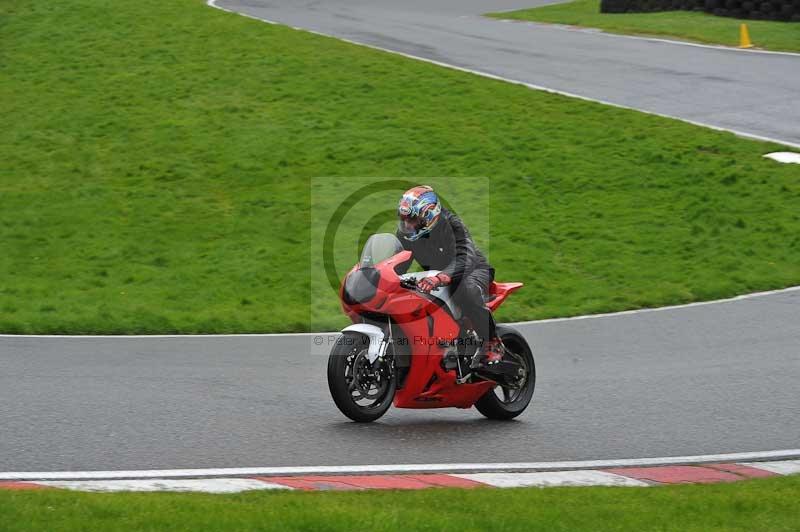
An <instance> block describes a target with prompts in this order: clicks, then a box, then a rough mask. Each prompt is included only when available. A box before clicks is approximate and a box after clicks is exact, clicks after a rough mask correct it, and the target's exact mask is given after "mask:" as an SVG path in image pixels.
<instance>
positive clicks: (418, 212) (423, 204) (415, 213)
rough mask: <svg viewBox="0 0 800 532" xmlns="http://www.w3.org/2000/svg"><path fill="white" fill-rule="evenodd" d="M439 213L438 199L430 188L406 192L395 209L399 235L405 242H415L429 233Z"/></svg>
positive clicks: (413, 189)
mask: <svg viewBox="0 0 800 532" xmlns="http://www.w3.org/2000/svg"><path fill="white" fill-rule="evenodd" d="M441 212H442V206H441V205H440V204H439V197H438V196H437V195H436V193H435V192H434V191H433V189H432V188H431V187H429V186H426V185H420V186H418V187H414V188H412V189H411V190H408V191H406V193H405V194H403V197H402V198H401V199H400V205H399V206H398V207H397V215H398V216H399V218H400V222H399V225H398V227H399V229H400V233H401V234H402V235H403V237H404V238H405V239H406V240H411V241H413V240H417V239H418V238H420V237H422V236H424V235H426V234H428V233H430V231H431V229H433V226H434V225H436V222H438V221H439V215H440V214H441Z"/></svg>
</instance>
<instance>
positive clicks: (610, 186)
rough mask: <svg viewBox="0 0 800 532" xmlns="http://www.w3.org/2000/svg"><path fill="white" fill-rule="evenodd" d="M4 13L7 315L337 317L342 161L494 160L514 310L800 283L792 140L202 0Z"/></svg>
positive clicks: (2, 190) (418, 168) (503, 275)
mask: <svg viewBox="0 0 800 532" xmlns="http://www.w3.org/2000/svg"><path fill="white" fill-rule="evenodd" d="M0 24H2V31H0V65H1V68H2V82H1V83H0V98H1V99H2V101H3V118H4V120H3V126H4V127H3V128H2V130H0V243H1V244H2V253H0V331H2V332H6V333H170V332H179V333H192V332H202V333H214V332H265V331H275V332H280V331H303V330H319V329H325V330H330V329H333V328H336V327H339V326H341V325H342V324H343V322H344V320H343V317H342V316H341V315H340V312H339V310H338V308H337V303H336V300H335V295H334V294H329V295H327V296H326V295H325V294H322V295H321V294H319V293H316V292H315V293H314V294H312V290H311V286H312V280H311V279H310V274H309V272H310V271H311V270H310V268H311V266H310V262H311V260H310V254H311V253H312V248H314V246H313V245H312V244H311V243H310V239H311V235H312V233H313V231H312V229H313V230H314V231H316V230H317V228H311V227H310V225H311V222H310V221H311V220H312V219H313V216H312V215H313V214H314V213H312V212H311V208H310V204H311V199H310V198H311V196H312V191H311V190H310V182H311V180H312V178H315V177H319V176H327V177H329V178H330V179H331V182H332V183H336V182H337V181H336V180H337V178H341V177H345V176H392V177H401V178H408V179H412V180H418V181H423V182H430V183H432V184H434V185H437V184H439V183H440V182H442V181H443V180H442V179H439V178H437V177H436V176H452V177H456V178H458V177H462V178H466V177H468V176H485V177H486V178H488V179H489V180H490V181H489V182H490V187H491V198H490V205H491V216H490V227H491V234H490V235H482V234H481V235H476V237H478V238H479V240H487V239H489V238H490V239H491V260H492V262H493V263H494V265H495V266H496V268H497V270H498V278H500V279H504V280H519V281H524V282H525V283H526V288H525V289H523V290H522V291H520V292H518V293H516V294H514V296H513V297H512V298H511V299H510V300H509V302H508V303H507V304H506V305H505V306H504V308H503V309H502V313H501V315H500V319H503V320H521V319H533V318H546V317H552V316H567V315H576V314H584V313H595V312H603V311H615V310H624V309H631V308H638V307H646V306H659V305H668V304H676V303H682V302H689V301H696V300H704V299H713V298H720V297H726V296H733V295H736V294H741V293H745V292H751V291H755V290H765V289H772V288H780V287H785V286H789V285H795V284H800V211H798V209H797V205H798V202H799V201H800V166H797V165H780V164H777V163H775V162H773V161H769V160H765V159H763V158H762V155H763V154H764V153H767V152H769V151H775V150H778V149H780V147H779V146H776V145H769V144H765V143H758V142H753V141H748V140H743V139H739V138H736V137H735V136H733V135H731V134H726V133H720V132H715V131H711V130H708V129H703V128H698V127H695V126H691V125H688V124H685V123H681V122H678V121H673V120H668V119H663V118H658V117H654V116H649V115H645V114H641V113H637V112H633V111H627V110H622V109H616V108H612V107H607V106H603V105H599V104H593V103H589V102H584V101H580V100H575V99H570V98H566V97H561V96H558V95H552V94H547V93H543V92H537V91H532V90H528V89H526V88H523V87H520V86H514V85H510V84H506V83H502V82H499V81H493V80H488V79H483V78H480V77H477V76H473V75H469V74H465V73H461V72H456V71H451V70H447V69H443V68H439V67H436V66H433V65H428V64H425V63H421V62H416V61H412V60H408V59H405V58H401V57H398V56H394V55H390V54H386V53H382V52H377V51H373V50H369V49H366V48H363V47H358V46H353V45H349V44H345V43H342V42H339V41H336V40H334V39H329V38H324V37H320V36H316V35H311V34H308V33H303V32H298V31H294V30H291V29H289V28H286V27H282V26H272V25H267V24H263V23H260V22H258V21H254V20H251V19H247V18H244V17H240V16H237V15H233V14H228V13H223V12H221V11H218V10H214V9H210V8H208V7H206V6H205V5H204V2H202V1H201V0H160V1H156V0H143V1H140V2H112V1H109V0H64V1H62V2H50V1H45V0H6V1H4V2H2V4H0ZM756 36H758V33H757V32H756ZM365 181H369V180H368V179H366V180H365ZM482 199H483V198H481V200H482ZM396 200H397V198H396V197H395V195H394V194H387V196H386V197H384V198H382V200H380V199H379V200H376V201H383V202H385V208H386V209H387V210H391V209H392V208H393V207H394V205H395V202H396ZM470 205H471V204H470V203H469V202H465V203H462V204H461V205H460V208H459V212H460V213H461V214H462V216H463V218H464V219H465V220H466V221H467V222H468V224H472V221H474V220H476V219H477V218H479V217H480V216H481V215H483V214H484V213H482V212H470ZM472 225H474V224H472ZM344 236H345V237H348V236H356V235H344ZM355 259H356V257H355V256H352V257H340V258H339V260H340V262H341V264H340V267H342V268H344V267H345V264H346V263H352V262H354V261H355ZM320 299H324V301H325V304H324V305H323V307H322V308H323V310H324V311H323V312H320V311H319V310H320V309H316V310H315V312H313V317H312V309H311V308H310V307H311V306H312V303H311V302H312V301H319V300H320Z"/></svg>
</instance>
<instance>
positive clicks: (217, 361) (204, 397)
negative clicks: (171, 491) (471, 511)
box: [0, 290, 800, 471]
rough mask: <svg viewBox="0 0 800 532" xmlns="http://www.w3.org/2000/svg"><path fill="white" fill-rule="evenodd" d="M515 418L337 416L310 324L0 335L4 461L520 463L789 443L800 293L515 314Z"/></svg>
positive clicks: (23, 465) (796, 398) (17, 465)
mask: <svg viewBox="0 0 800 532" xmlns="http://www.w3.org/2000/svg"><path fill="white" fill-rule="evenodd" d="M521 329H522V330H523V331H524V332H525V334H526V336H527V337H528V339H529V341H530V342H531V343H532V344H533V345H534V346H535V354H536V359H537V365H538V370H539V383H538V387H537V391H536V395H535V397H534V401H533V404H532V407H531V408H530V409H529V411H527V412H526V413H525V414H524V415H523V416H521V417H520V418H519V420H518V421H514V422H510V423H500V422H490V421H487V420H484V419H483V418H482V417H481V416H480V414H478V413H477V411H475V410H468V411H459V410H441V411H410V410H396V409H393V410H390V411H389V413H388V414H387V416H386V417H384V418H383V420H382V421H381V422H378V423H375V424H372V425H359V424H355V423H350V422H348V421H346V420H345V419H344V418H343V417H342V416H341V415H340V414H339V412H338V411H337V410H336V408H335V406H334V405H333V403H332V401H331V400H330V398H329V396H328V390H327V385H326V381H325V363H326V360H325V357H324V356H322V355H320V354H311V353H312V351H314V350H316V351H319V348H314V347H313V337H310V336H294V337H228V338H225V337H222V338H150V339H147V338H138V339H135V338H97V339H64V338H9V337H4V338H2V337H0V471H45V470H115V469H116V470H118V469H147V468H159V469H161V468H184V467H185V468H209V467H249V466H283V465H350V464H398V463H434V462H440V463H446V462H518V461H549V460H581V459H605V458H639V457H652V456H665V455H673V456H674V455H694V454H710V453H728V452H744V451H763V450H773V449H792V448H797V447H798V443H800V415H798V413H799V412H800V385H799V383H800V290H796V291H789V292H783V293H778V294H773V295H769V296H762V297H757V298H753V299H747V300H739V301H733V302H727V303H718V304H711V305H704V306H696V307H688V308H678V309H672V310H663V311H657V312H648V313H640V314H628V315H619V316H612V317H604V318H593V319H583V320H570V321H559V322H549V323H539V324H531V325H525V326H523V327H521Z"/></svg>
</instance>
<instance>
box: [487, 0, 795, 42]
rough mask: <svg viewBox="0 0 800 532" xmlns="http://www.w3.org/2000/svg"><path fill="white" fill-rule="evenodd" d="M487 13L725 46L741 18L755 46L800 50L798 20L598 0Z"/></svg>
mask: <svg viewBox="0 0 800 532" xmlns="http://www.w3.org/2000/svg"><path fill="white" fill-rule="evenodd" d="M489 16H492V17H495V18H505V19H514V20H531V21H536V22H547V23H552V24H569V25H571V26H585V27H588V28H599V29H601V30H605V31H607V32H610V33H623V34H629V35H656V36H660V37H664V36H666V37H677V38H678V39H683V40H689V41H697V42H702V43H710V44H723V45H726V46H738V45H739V26H740V25H741V24H742V23H743V22H744V23H746V24H747V27H748V30H749V32H750V39H751V40H752V41H753V44H754V45H755V46H756V47H757V48H763V49H766V50H780V51H788V52H800V24H798V23H796V22H794V23H792V22H776V21H769V20H739V19H735V18H731V17H717V16H714V15H709V14H706V13H697V12H691V11H663V12H658V13H622V14H617V13H600V0H576V1H574V2H567V3H563V4H554V5H549V6H542V7H537V8H532V9H522V10H519V11H511V12H506V13H491V14H490V15H489Z"/></svg>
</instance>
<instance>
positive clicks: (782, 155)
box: [764, 151, 800, 164]
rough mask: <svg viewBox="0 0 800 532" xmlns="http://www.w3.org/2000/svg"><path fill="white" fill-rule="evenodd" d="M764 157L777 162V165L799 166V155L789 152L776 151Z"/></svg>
mask: <svg viewBox="0 0 800 532" xmlns="http://www.w3.org/2000/svg"><path fill="white" fill-rule="evenodd" d="M764 157H766V158H767V159H772V160H773V161H778V162H779V163H785V164H791V163H794V164H800V153H793V152H790V151H776V152H772V153H768V154H766V155H765V156H764Z"/></svg>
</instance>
